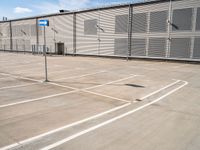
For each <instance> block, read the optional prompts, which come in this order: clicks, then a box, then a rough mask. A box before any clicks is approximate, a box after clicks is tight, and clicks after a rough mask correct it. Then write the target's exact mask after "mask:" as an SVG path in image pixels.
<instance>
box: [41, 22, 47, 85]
mask: <svg viewBox="0 0 200 150" xmlns="http://www.w3.org/2000/svg"><path fill="white" fill-rule="evenodd" d="M39 26H43V27H44V47H43V54H44V58H45V82H49V80H48V72H47V54H46V31H45V30H46V28H45V27H46V26H49V20H39Z"/></svg>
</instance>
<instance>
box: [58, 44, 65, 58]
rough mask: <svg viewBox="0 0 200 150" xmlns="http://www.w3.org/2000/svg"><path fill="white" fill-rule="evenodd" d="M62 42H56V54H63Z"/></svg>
mask: <svg viewBox="0 0 200 150" xmlns="http://www.w3.org/2000/svg"><path fill="white" fill-rule="evenodd" d="M64 47H65V46H64V43H57V54H58V55H64Z"/></svg>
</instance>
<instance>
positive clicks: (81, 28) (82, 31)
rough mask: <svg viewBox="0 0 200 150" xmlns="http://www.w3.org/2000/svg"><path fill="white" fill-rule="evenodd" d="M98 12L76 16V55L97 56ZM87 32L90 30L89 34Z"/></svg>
mask: <svg viewBox="0 0 200 150" xmlns="http://www.w3.org/2000/svg"><path fill="white" fill-rule="evenodd" d="M98 24H99V11H90V12H83V13H78V14H76V53H77V54H90V55H98V53H99V52H98V51H99V49H98V47H99V40H98V31H97V25H98ZM88 30H91V31H90V32H89V33H88V32H87V31H88Z"/></svg>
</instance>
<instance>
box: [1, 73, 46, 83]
mask: <svg viewBox="0 0 200 150" xmlns="http://www.w3.org/2000/svg"><path fill="white" fill-rule="evenodd" d="M0 74H2V75H7V76H10V77H13V78H17V79H25V80H29V81H34V82H40V83H41V82H43V81H41V80H36V79H32V78H28V77H22V76H16V75H13V74H9V73H0Z"/></svg>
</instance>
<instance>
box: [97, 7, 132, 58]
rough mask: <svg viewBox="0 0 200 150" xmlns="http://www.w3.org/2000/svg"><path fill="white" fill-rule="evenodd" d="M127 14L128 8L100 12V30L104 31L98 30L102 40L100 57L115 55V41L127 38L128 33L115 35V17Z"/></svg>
mask: <svg viewBox="0 0 200 150" xmlns="http://www.w3.org/2000/svg"><path fill="white" fill-rule="evenodd" d="M108 14H109V15H108ZM127 14H128V7H123V8H115V9H106V10H101V11H100V28H101V29H103V30H98V34H99V38H100V47H99V48H100V49H99V55H114V39H115V38H127V36H128V33H127V32H126V33H121V34H115V16H118V15H124V16H127ZM126 26H127V25H126Z"/></svg>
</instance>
